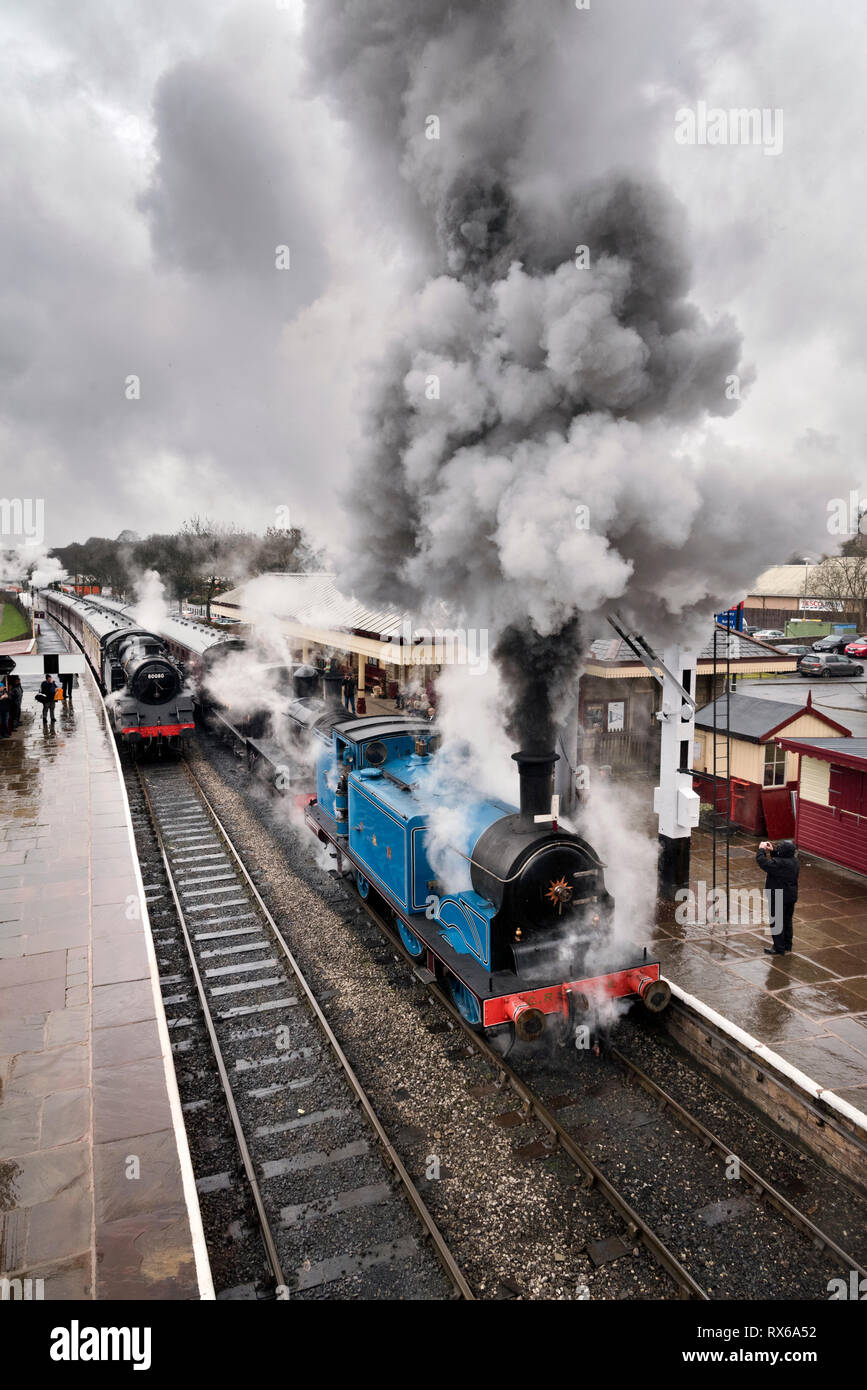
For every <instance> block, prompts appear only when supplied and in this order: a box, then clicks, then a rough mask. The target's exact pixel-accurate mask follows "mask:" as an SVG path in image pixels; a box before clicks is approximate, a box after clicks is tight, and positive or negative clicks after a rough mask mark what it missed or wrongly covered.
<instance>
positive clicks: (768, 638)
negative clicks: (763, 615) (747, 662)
mask: <svg viewBox="0 0 867 1390" xmlns="http://www.w3.org/2000/svg"><path fill="white" fill-rule="evenodd" d="M750 636H751V637H755V639H756V641H758V642H773V641H774V640H775V639H776V640H778V641H779V640H782V641H785V640H786V634H785V633H784V632H781V631H780V629H779V628H778V627H763V628H762V629H761V631H759V632H752V633H750Z"/></svg>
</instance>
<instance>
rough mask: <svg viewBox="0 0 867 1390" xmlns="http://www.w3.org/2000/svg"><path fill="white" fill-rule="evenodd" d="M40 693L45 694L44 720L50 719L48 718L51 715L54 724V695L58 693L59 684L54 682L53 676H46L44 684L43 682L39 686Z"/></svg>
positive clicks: (43, 705) (43, 704)
mask: <svg viewBox="0 0 867 1390" xmlns="http://www.w3.org/2000/svg"><path fill="white" fill-rule="evenodd" d="M39 693H40V694H41V695H42V696H43V701H42V718H43V720H46V719H48V718H49V717H50V719H51V722H52V724H53V723H54V697H55V695H56V694H57V685H56V684H55V682H54V678H53V676H46V677H45V680H44V681H43V682H42V684H41V685H40V687H39Z"/></svg>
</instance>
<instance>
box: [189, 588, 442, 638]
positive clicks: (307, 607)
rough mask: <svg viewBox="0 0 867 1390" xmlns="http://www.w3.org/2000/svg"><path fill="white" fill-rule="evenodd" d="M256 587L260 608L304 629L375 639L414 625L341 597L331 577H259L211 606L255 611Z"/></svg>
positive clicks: (406, 616)
mask: <svg viewBox="0 0 867 1390" xmlns="http://www.w3.org/2000/svg"><path fill="white" fill-rule="evenodd" d="M263 581H265V582H263ZM257 585H258V586H259V589H260V596H261V607H262V608H263V609H264V608H265V607H266V605H267V611H268V612H269V613H272V614H274V616H275V617H278V618H287V619H290V620H291V621H292V622H296V623H303V624H304V626H305V627H316V628H327V629H329V630H331V631H334V630H344V629H350V630H353V631H356V632H365V633H370V634H371V635H373V636H375V637H391V636H393V635H397V634H398V633H399V632H400V630H401V627H402V624H403V623H404V622H409V623H410V624H411V625H412V626H415V620H414V619H413V618H412V617H411V615H410V614H409V613H406V612H398V611H396V610H389V609H382V608H369V607H367V605H366V604H363V603H359V601H358V599H356V598H347V597H345V595H343V594H342V593H341V592H340V590H339V589H338V588H337V586H336V584H335V582H334V575H333V574H319V573H316V574H263V575H260V576H259V578H258V579H253V580H250V582H249V583H248V584H242V585H241V586H240V587H239V588H237V589H230V591H229V592H228V593H227V594H221V595H220V597H219V598H218V599H215V600H214V601H213V603H212V605H211V606H212V608H220V607H222V606H223V605H224V604H225V605H229V606H234V607H237V608H239V609H248V610H249V611H255V609H256V607H257V595H256V586H257ZM266 595H267V598H266V597H265V596H266Z"/></svg>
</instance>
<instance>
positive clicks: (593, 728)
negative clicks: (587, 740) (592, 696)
mask: <svg viewBox="0 0 867 1390" xmlns="http://www.w3.org/2000/svg"><path fill="white" fill-rule="evenodd" d="M584 728H585V730H586V731H587V733H588V734H592V733H597V732H599V733H601V732H602V730H603V729H604V728H605V709H604V706H602V705H588V706H587V707H586V709H585V711H584Z"/></svg>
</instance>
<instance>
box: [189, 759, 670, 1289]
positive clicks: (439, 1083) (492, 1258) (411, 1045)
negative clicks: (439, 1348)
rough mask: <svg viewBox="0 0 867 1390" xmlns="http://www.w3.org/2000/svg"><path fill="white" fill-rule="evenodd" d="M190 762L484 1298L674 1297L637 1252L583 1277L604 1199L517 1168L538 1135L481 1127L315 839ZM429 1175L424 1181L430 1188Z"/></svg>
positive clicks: (445, 1031) (548, 1171)
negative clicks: (323, 862)
mask: <svg viewBox="0 0 867 1390" xmlns="http://www.w3.org/2000/svg"><path fill="white" fill-rule="evenodd" d="M191 764H192V766H193V768H194V771H195V773H196V775H197V777H199V779H200V780H201V782H202V785H203V787H204V788H205V791H206V793H207V795H208V796H209V798H210V799H211V800H212V802H213V804H214V807H215V809H216V810H217V813H218V814H219V815H220V816H221V818H225V823H226V824H227V826H231V833H232V836H233V838H234V839H235V842H236V844H237V845H238V847H239V849H242V850H243V853H244V858H245V862H246V863H247V865H248V868H250V870H251V872H252V871H253V870H254V869H255V870H256V875H255V876H256V883H257V886H258V888H259V891H260V892H261V893H262V896H263V898H264V899H265V901H266V902H267V904H268V907H269V909H270V910H271V912H272V913H273V915H274V917H275V920H276V921H277V923H278V925H279V926H280V928H281V930H283V931H284V933H285V935H286V939H287V941H288V943H289V946H290V948H291V949H292V951H293V952H295V953H296V955H297V957H298V960H299V963H300V965H301V967H302V969H303V970H304V971H305V973H306V974H307V975H308V978H309V979H310V981H311V985H312V986H313V988H314V990H315V991H316V993H317V995H318V997H319V999H320V1002H321V1003H322V1004H323V1007H324V1009H325V1011H326V1013H327V1016H328V1019H329V1022H330V1023H331V1026H332V1027H333V1028H334V1031H335V1033H336V1034H337V1036H338V1038H339V1040H340V1042H341V1044H342V1046H343V1047H344V1048H345V1050H346V1052H347V1055H348V1056H349V1060H350V1062H351V1064H352V1066H353V1067H354V1068H355V1070H356V1072H357V1074H358V1076H359V1079H360V1080H361V1082H362V1084H363V1085H364V1086H365V1088H366V1089H367V1090H368V1092H369V1094H370V1096H371V1099H372V1100H373V1103H374V1105H375V1106H376V1108H377V1111H378V1113H379V1115H380V1117H381V1119H382V1122H383V1124H384V1125H385V1127H386V1130H387V1131H388V1133H389V1136H390V1138H391V1139H392V1142H393V1143H394V1144H395V1147H396V1148H397V1149H398V1151H399V1152H400V1154H401V1157H402V1159H403V1160H404V1162H405V1163H406V1166H407V1168H408V1169H409V1171H410V1173H411V1174H412V1176H413V1177H414V1178H415V1179H416V1180H417V1181H418V1183H419V1186H420V1187H421V1189H422V1190H423V1192H424V1195H425V1200H426V1201H427V1202H428V1205H429V1206H430V1208H431V1211H432V1212H433V1215H434V1216H435V1218H436V1220H437V1222H438V1223H439V1224H440V1226H441V1228H442V1230H443V1232H444V1234H445V1236H446V1239H447V1240H448V1242H449V1245H450V1248H451V1250H452V1253H453V1254H454V1256H455V1258H456V1259H457V1261H458V1263H459V1265H460V1266H461V1268H462V1269H463V1271H464V1274H465V1276H466V1277H467V1279H468V1280H469V1282H470V1284H471V1285H472V1287H473V1290H474V1292H476V1294H477V1295H478V1296H479V1297H482V1298H515V1297H518V1298H521V1297H523V1298H533V1299H575V1298H590V1299H630V1298H644V1299H647V1298H650V1299H654V1298H673V1297H676V1296H677V1291H676V1289H675V1287H674V1284H673V1282H672V1280H671V1279H670V1278H669V1276H668V1275H666V1274H665V1273H664V1272H663V1271H661V1270H660V1269H659V1268H658V1267H657V1266H656V1265H655V1264H654V1263H653V1261H652V1259H651V1258H650V1256H649V1254H648V1253H647V1251H646V1250H645V1249H644V1248H643V1247H636V1250H637V1253H635V1254H632V1253H630V1254H628V1255H624V1256H623V1257H621V1258H619V1259H616V1260H613V1261H611V1262H609V1263H604V1264H601V1265H600V1266H599V1267H596V1266H594V1264H593V1262H592V1260H591V1259H590V1257H589V1255H588V1254H587V1253H586V1246H587V1244H588V1242H595V1241H600V1240H604V1239H606V1238H607V1237H611V1236H620V1235H622V1234H623V1224H622V1222H621V1221H620V1219H619V1218H618V1217H617V1216H616V1214H615V1213H614V1212H612V1210H611V1208H610V1207H609V1206H608V1204H607V1203H606V1201H605V1200H604V1198H603V1197H602V1196H601V1195H600V1194H599V1193H597V1192H596V1191H595V1190H593V1189H590V1190H587V1189H585V1188H584V1187H583V1186H582V1185H581V1181H580V1175H578V1174H577V1173H576V1172H575V1169H574V1167H573V1166H572V1164H571V1163H570V1162H569V1160H568V1159H567V1158H566V1157H565V1156H564V1155H563V1154H562V1153H560V1152H555V1153H553V1154H551V1155H548V1156H544V1157H538V1156H537V1157H533V1158H527V1159H522V1158H521V1157H520V1156H518V1155H517V1154H516V1152H515V1151H516V1150H518V1149H522V1148H525V1147H527V1146H529V1145H532V1143H533V1141H534V1140H538V1139H540V1138H541V1137H542V1134H541V1130H540V1129H539V1128H538V1127H537V1126H536V1125H535V1124H534V1123H533V1122H527V1121H526V1120H524V1121H522V1122H521V1123H520V1124H518V1125H516V1126H515V1127H502V1126H501V1125H499V1124H497V1123H495V1121H494V1117H495V1116H496V1115H497V1114H498V1113H502V1112H512V1113H514V1111H515V1098H514V1096H511V1093H509V1098H507V1097H504V1096H502V1095H501V1094H500V1093H499V1092H496V1091H493V1092H490V1093H488V1094H476V1095H473V1094H471V1089H475V1088H479V1087H481V1088H484V1089H487V1083H490V1081H491V1076H490V1073H489V1071H488V1068H487V1066H486V1064H485V1063H484V1061H483V1060H482V1059H480V1058H479V1057H478V1056H476V1055H475V1054H472V1055H469V1056H468V1055H467V1048H466V1045H465V1043H464V1040H463V1039H462V1037H461V1035H460V1034H459V1033H458V1032H457V1031H452V1030H451V1029H450V1028H448V1027H447V1026H446V1025H445V1023H444V1021H443V1015H442V1014H441V1013H440V1012H439V1010H436V1009H435V1007H434V1006H433V1005H432V1004H430V1003H429V1001H428V999H427V997H426V995H425V993H424V991H423V990H422V989H421V987H420V986H417V985H416V984H415V983H414V982H413V980H412V976H411V974H410V972H409V970H408V969H407V967H406V966H405V964H404V963H403V962H402V961H400V960H396V959H395V957H394V955H393V953H392V952H391V951H390V950H389V949H388V948H387V946H386V944H385V943H384V942H383V939H382V937H381V936H380V934H379V932H378V931H377V929H376V927H375V926H374V925H373V924H372V923H371V922H370V921H369V920H368V919H367V917H366V915H365V914H364V912H363V910H362V909H361V908H360V907H359V906H358V904H357V900H356V899H355V897H354V895H353V893H352V891H351V889H350V888H349V887H348V885H346V884H345V883H344V882H343V881H342V880H339V879H337V877H336V875H333V874H330V873H329V872H328V871H327V870H326V869H324V868H323V867H320V866H319V865H317V864H316V863H315V862H314V858H313V856H315V853H316V842H315V841H314V840H313V838H312V836H311V835H310V832H309V831H308V830H306V828H304V826H303V825H300V826H299V825H298V824H297V820H298V817H297V813H296V814H294V819H295V821H296V823H295V824H293V823H292V821H293V812H292V809H291V806H290V803H289V802H288V801H287V800H285V799H277V798H274V797H272V796H271V794H270V793H268V792H264V791H262V790H261V789H260V788H258V787H256V786H255V784H254V783H252V782H251V781H250V779H249V777H248V775H247V772H246V768H245V767H244V766H243V765H242V764H239V763H237V762H236V761H235V760H234V759H233V758H232V757H231V755H229V754H227V753H226V752H225V751H224V750H223V749H221V748H219V747H213V746H212V745H208V746H207V747H206V749H203V750H200V751H199V752H198V754H195V753H194V755H193V757H192V759H191ZM437 1174H438V1176H437Z"/></svg>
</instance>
